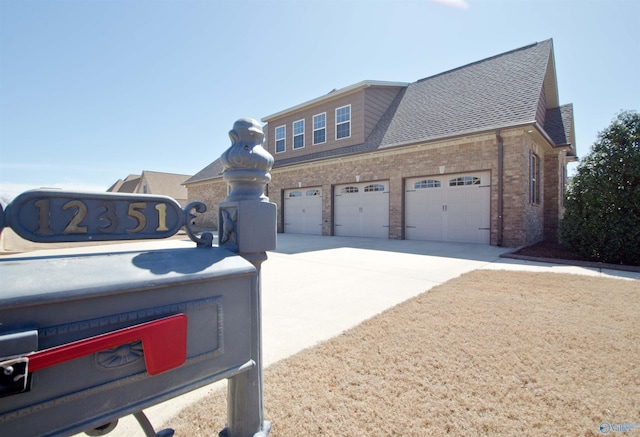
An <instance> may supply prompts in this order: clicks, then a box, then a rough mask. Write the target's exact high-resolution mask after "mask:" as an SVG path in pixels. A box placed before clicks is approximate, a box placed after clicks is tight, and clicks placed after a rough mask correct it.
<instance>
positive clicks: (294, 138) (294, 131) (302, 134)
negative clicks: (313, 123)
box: [291, 118, 305, 150]
mask: <svg viewBox="0 0 640 437" xmlns="http://www.w3.org/2000/svg"><path fill="white" fill-rule="evenodd" d="M300 122H302V133H301V134H296V123H300ZM291 135H293V144H292V145H291V147H292V148H293V150H298V149H303V148H304V146H305V141H304V118H303V119H300V120H296V121H294V122H293V123H291ZM299 136H302V146H300V147H296V137H299Z"/></svg>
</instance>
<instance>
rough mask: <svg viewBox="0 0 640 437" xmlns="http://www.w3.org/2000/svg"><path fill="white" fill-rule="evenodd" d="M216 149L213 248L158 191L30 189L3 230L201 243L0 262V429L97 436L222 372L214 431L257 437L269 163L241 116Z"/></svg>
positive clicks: (11, 208) (270, 217) (7, 215)
mask: <svg viewBox="0 0 640 437" xmlns="http://www.w3.org/2000/svg"><path fill="white" fill-rule="evenodd" d="M229 135H230V137H231V139H232V145H231V147H230V148H229V150H227V151H226V152H225V154H224V155H223V156H222V161H223V164H224V169H225V170H224V173H223V177H224V179H225V180H226V181H227V182H228V183H229V185H230V188H231V190H230V193H229V196H228V197H227V198H226V199H225V201H224V202H223V203H221V204H220V211H219V217H220V221H219V223H220V227H219V247H217V248H214V247H211V246H212V243H213V235H212V234H210V233H205V234H203V235H201V236H197V235H196V234H195V233H194V232H193V231H192V230H191V227H190V226H191V219H192V218H193V217H194V216H193V214H192V213H191V212H192V211H193V210H194V209H195V210H196V211H197V212H204V211H205V210H206V206H205V205H203V204H202V203H198V202H194V203H191V204H189V205H187V206H186V207H185V208H184V210H183V209H182V208H181V207H180V205H179V204H178V203H177V202H175V201H174V200H173V199H171V198H168V197H164V196H146V195H118V194H108V193H66V192H60V191H29V192H26V193H23V194H22V195H20V196H18V197H17V198H16V199H15V200H14V201H13V202H11V203H10V204H9V205H8V206H7V208H6V211H2V210H1V209H0V230H1V229H2V228H4V227H9V228H11V229H13V230H14V231H15V232H16V233H17V234H18V235H20V236H22V237H23V238H26V239H29V240H32V241H39V242H59V241H92V240H93V241H105V240H115V239H141V238H163V237H168V236H171V235H174V234H175V233H177V232H178V230H180V229H181V228H182V227H185V229H186V230H187V233H188V234H189V235H190V237H191V238H192V239H193V240H194V241H196V243H197V245H198V247H201V248H206V249H195V248H192V249H188V248H184V249H163V250H152V251H144V250H143V251H137V252H125V253H107V254H91V255H69V256H51V257H33V258H14V257H12V258H8V259H0V280H1V288H0V436H5V435H6V436H9V435H15V436H18V435H19V436H54V435H55V436H58V435H60V436H64V435H71V434H74V433H77V432H81V431H85V432H86V433H87V434H89V435H104V434H107V433H108V432H109V431H111V430H112V429H113V428H114V427H115V426H116V424H117V420H118V418H120V417H123V416H125V415H128V414H134V415H135V417H136V419H138V421H139V422H140V424H141V426H142V427H143V429H144V431H145V434H146V435H147V436H156V435H157V436H171V435H173V430H171V429H167V430H163V431H160V432H158V433H156V432H155V431H154V430H153V427H152V426H151V424H150V423H149V421H148V420H147V419H146V416H145V415H144V413H143V412H142V410H143V409H144V408H147V407H149V406H151V405H154V404H156V403H159V402H161V401H165V400H167V399H170V398H173V397H175V396H178V395H180V394H183V393H186V392H188V391H191V390H193V389H195V388H198V387H201V386H203V385H206V384H210V383H212V382H214V381H217V380H220V379H223V378H228V381H229V383H228V390H229V396H228V405H227V426H226V428H225V429H223V430H222V431H221V432H220V435H221V436H224V437H249V436H252V437H260V436H266V435H267V434H268V433H269V430H270V423H269V422H268V421H265V420H264V417H263V400H262V399H263V398H262V352H261V320H260V317H261V306H260V295H261V293H260V292H261V290H260V268H261V263H262V262H263V261H264V260H266V251H267V250H272V249H275V244H276V210H275V208H276V206H275V205H274V204H272V203H269V201H268V199H267V198H266V197H265V196H264V195H263V194H262V193H263V190H264V186H265V184H266V183H267V182H268V181H269V180H270V175H269V171H270V169H271V166H272V165H273V158H272V157H271V156H270V155H269V154H268V152H266V150H264V148H263V147H262V143H263V140H264V134H263V133H262V129H261V128H260V125H259V124H258V123H257V122H256V121H254V120H251V119H241V120H238V121H237V122H236V123H235V124H234V128H233V130H232V131H231V132H230V133H229Z"/></svg>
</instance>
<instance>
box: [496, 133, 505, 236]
mask: <svg viewBox="0 0 640 437" xmlns="http://www.w3.org/2000/svg"><path fill="white" fill-rule="evenodd" d="M496 141H497V142H498V236H497V240H498V241H497V242H496V244H497V246H498V247H501V246H502V223H503V220H502V215H503V212H504V206H503V202H502V192H503V177H504V174H503V173H504V163H503V161H504V143H503V142H502V137H501V136H500V129H496Z"/></svg>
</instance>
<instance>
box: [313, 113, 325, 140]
mask: <svg viewBox="0 0 640 437" xmlns="http://www.w3.org/2000/svg"><path fill="white" fill-rule="evenodd" d="M326 141H327V113H326V112H323V113H322V114H318V115H314V116H313V144H322V143H324V142H326Z"/></svg>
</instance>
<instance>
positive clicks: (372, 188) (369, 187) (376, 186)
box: [364, 184, 384, 193]
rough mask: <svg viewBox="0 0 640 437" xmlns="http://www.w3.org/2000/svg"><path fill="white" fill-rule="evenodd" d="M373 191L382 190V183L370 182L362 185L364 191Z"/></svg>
mask: <svg viewBox="0 0 640 437" xmlns="http://www.w3.org/2000/svg"><path fill="white" fill-rule="evenodd" d="M375 191H384V185H382V184H371V185H367V186H366V187H364V192H365V193H371V192H375Z"/></svg>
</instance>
